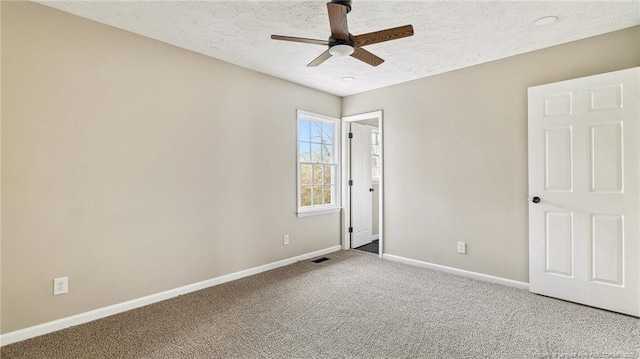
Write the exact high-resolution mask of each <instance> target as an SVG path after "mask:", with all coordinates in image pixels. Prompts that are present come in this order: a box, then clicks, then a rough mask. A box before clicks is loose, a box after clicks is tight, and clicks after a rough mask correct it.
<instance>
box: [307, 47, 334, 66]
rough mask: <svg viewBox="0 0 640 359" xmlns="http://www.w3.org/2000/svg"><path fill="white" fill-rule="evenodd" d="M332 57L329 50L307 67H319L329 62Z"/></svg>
mask: <svg viewBox="0 0 640 359" xmlns="http://www.w3.org/2000/svg"><path fill="white" fill-rule="evenodd" d="M330 57H331V53H330V52H329V50H327V51H325V52H323V53H321V54H320V56H318V57H316V59H315V60H313V61H311V62H310V63H309V65H307V66H309V67H315V66H318V65H320V64H321V63H323V62H325V61H327V60H328V59H329V58H330Z"/></svg>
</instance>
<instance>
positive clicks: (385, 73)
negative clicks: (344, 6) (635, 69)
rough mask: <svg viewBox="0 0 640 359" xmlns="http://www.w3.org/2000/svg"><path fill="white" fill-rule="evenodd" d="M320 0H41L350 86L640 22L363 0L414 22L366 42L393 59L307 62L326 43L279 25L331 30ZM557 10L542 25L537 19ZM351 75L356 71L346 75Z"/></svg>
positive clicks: (615, 10)
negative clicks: (406, 29) (391, 36)
mask: <svg viewBox="0 0 640 359" xmlns="http://www.w3.org/2000/svg"><path fill="white" fill-rule="evenodd" d="M327 1H328V0H314V1H271V0H270V1H224V2H223V1H198V2H195V1H53V2H46V1H39V2H40V3H42V4H45V5H47V6H51V7H54V8H57V9H60V10H63V11H66V12H69V13H72V14H76V15H79V16H82V17H85V18H88V19H91V20H94V21H97V22H101V23H104V24H108V25H111V26H114V27H118V28H121V29H124V30H128V31H131V32H133V33H136V34H140V35H144V36H147V37H150V38H153V39H156V40H160V41H163V42H166V43H169V44H172V45H176V46H179V47H182V48H185V49H189V50H192V51H196V52H199V53H202V54H205V55H208V56H211V57H215V58H218V59H221V60H224V61H228V62H231V63H234V64H237V65H240V66H243V67H247V68H250V69H253V70H256V71H260V72H263V73H266V74H269V75H273V76H276V77H279V78H283V79H285V80H289V81H292V82H296V83H299V84H302V85H305V86H308V87H312V88H316V89H318V90H322V91H325V92H328V93H332V94H335V95H338V96H346V95H351V94H354V93H359V92H363V91H367V90H371V89H375V88H379V87H384V86H388V85H392V84H396V83H400V82H405V81H410V80H413V79H417V78H421V77H425V76H430V75H434V74H437V73H442V72H446V71H451V70H455V69H458V68H462V67H466V66H471V65H475V64H479V63H483V62H488V61H492V60H496V59H500V58H504V57H508V56H512V55H516V54H521V53H524V52H529V51H533V50H536V49H540V48H544V47H549V46H554V45H558V44H562V43H566V42H569V41H574V40H578V39H582V38H586V37H590V36H594V35H598V34H603V33H606V32H611V31H615V30H620V29H623V28H627V27H631V26H635V25H638V24H640V0H635V1H604V2H595V1H584V2H582V1H581V2H578V1H567V2H558V1H542V2H534V1H515V2H511V1H508V2H507V1H437V2H435V1H414V2H409V1H360V0H353V10H352V11H351V13H349V15H348V23H349V30H350V32H351V33H352V34H354V35H358V34H362V33H367V32H371V31H377V30H382V29H385V28H389V27H396V26H401V25H406V24H412V25H413V27H414V31H415V35H414V36H413V37H409V38H404V39H399V40H395V41H390V42H385V43H380V44H375V45H371V46H367V47H366V49H367V50H369V51H371V52H373V53H375V54H376V55H378V56H380V57H382V58H383V59H385V60H386V61H385V62H384V63H383V64H382V65H380V66H378V67H371V66H369V65H367V64H364V63H362V62H360V61H358V60H356V59H354V58H351V57H346V58H336V57H333V58H331V59H329V60H328V61H327V62H325V63H324V64H322V65H320V66H319V67H315V68H309V67H306V64H307V63H309V62H310V61H311V60H313V59H314V58H315V57H317V56H318V55H319V54H320V53H322V52H323V51H324V50H325V48H324V47H323V46H319V45H310V44H301V43H293V42H283V41H275V40H271V39H270V35H271V34H278V35H289V36H297V37H307V38H317V39H325V40H326V39H327V38H328V37H329V34H330V32H329V20H328V17H327V8H326V3H327ZM547 15H554V16H558V17H559V22H557V23H556V24H554V25H551V26H548V27H542V28H536V27H533V26H531V23H532V22H533V21H534V20H536V19H538V18H540V17H543V16H547ZM346 76H353V77H355V78H356V80H355V81H351V82H345V81H342V78H343V77H346Z"/></svg>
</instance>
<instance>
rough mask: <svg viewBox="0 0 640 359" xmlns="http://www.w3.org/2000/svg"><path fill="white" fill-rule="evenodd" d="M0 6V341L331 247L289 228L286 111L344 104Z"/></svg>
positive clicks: (97, 27)
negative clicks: (59, 288)
mask: <svg viewBox="0 0 640 359" xmlns="http://www.w3.org/2000/svg"><path fill="white" fill-rule="evenodd" d="M2 7H3V8H2V36H3V38H2V56H3V57H2V75H3V78H2V81H3V82H2V90H3V91H2V102H3V104H4V106H3V107H2V126H3V131H2V166H3V178H2V193H3V194H4V196H3V197H2V207H3V209H4V211H3V212H2V222H3V223H4V224H5V225H4V226H3V227H2V318H3V322H2V332H3V333H6V332H10V331H14V330H17V329H21V328H25V327H28V326H32V325H35V324H39V323H43V322H47V321H51V320H54V319H58V318H62V317H67V316H70V315H73V314H77V313H81V312H85V311H88V310H92V309H96V308H100V307H104V306H107V305H111V304H114V303H119V302H122V301H126V300H130V299H134V298H138V297H141V296H145V295H149V294H153V293H157V292H161V291H164V290H167V289H172V288H176V287H179V286H183V285H187V284H191V283H194V282H198V281H202V280H206V279H210V278H213V277H217V276H220V275H223V274H227V273H231V272H235V271H238V270H242V269H246V268H250V267H254V266H258V265H262V264H265V263H270V262H274V261H277V260H280V259H284V258H289V257H292V256H295V255H299V254H303V253H307V252H311V251H315V250H319V249H324V248H327V247H330V246H334V245H338V244H339V243H340V227H339V226H340V219H339V215H338V214H337V213H336V214H331V215H323V216H315V217H307V218H300V219H298V218H297V217H296V215H295V211H296V190H295V188H296V183H295V181H296V173H295V156H296V143H295V139H296V135H295V131H296V118H295V114H296V112H295V111H296V109H298V108H300V109H305V110H309V111H314V112H319V113H323V114H326V115H330V116H339V115H340V112H341V99H340V98H338V97H336V96H332V95H328V94H325V93H322V92H319V91H316V90H311V89H309V88H305V87H302V86H298V85H295V84H292V83H290V82H286V81H283V80H279V79H275V78H273V77H269V76H266V75H263V74H259V73H257V72H253V71H249V70H246V69H243V68H240V67H237V66H234V65H230V64H228V63H225V62H221V61H217V60H214V59H211V58H208V57H205V56H202V55H198V54H196V53H192V52H189V51H185V50H183V49H179V48H176V47H173V46H170V45H167V44H164V43H161V42H157V41H153V40H150V39H147V38H144V37H141V36H137V35H133V34H131V33H128V32H125V31H121V30H117V29H114V28H111V27H108V26H104V25H101V24H98V23H94V22H91V21H88V20H84V19H81V18H79V17H76V16H73V15H69V14H65V13H62V12H59V11H57V10H53V9H50V8H47V7H44V6H41V5H38V4H34V3H7V2H4V3H3V5H2ZM285 233H288V234H290V235H291V244H290V245H289V246H283V245H282V235H283V234H285ZM58 276H69V294H66V295H61V296H56V297H53V296H52V279H53V278H54V277H58Z"/></svg>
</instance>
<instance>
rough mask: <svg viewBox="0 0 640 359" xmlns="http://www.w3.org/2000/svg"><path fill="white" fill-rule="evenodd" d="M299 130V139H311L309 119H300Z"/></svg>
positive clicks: (307, 140) (306, 140)
mask: <svg viewBox="0 0 640 359" xmlns="http://www.w3.org/2000/svg"><path fill="white" fill-rule="evenodd" d="M298 131H299V133H298V136H299V139H298V140H299V141H305V142H309V141H311V123H309V121H300V122H299V125H298Z"/></svg>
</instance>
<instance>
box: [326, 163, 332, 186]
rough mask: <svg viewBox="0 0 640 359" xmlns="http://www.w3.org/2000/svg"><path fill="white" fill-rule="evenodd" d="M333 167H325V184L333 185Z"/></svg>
mask: <svg viewBox="0 0 640 359" xmlns="http://www.w3.org/2000/svg"><path fill="white" fill-rule="evenodd" d="M333 183H334V182H333V168H332V166H324V184H333Z"/></svg>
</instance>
